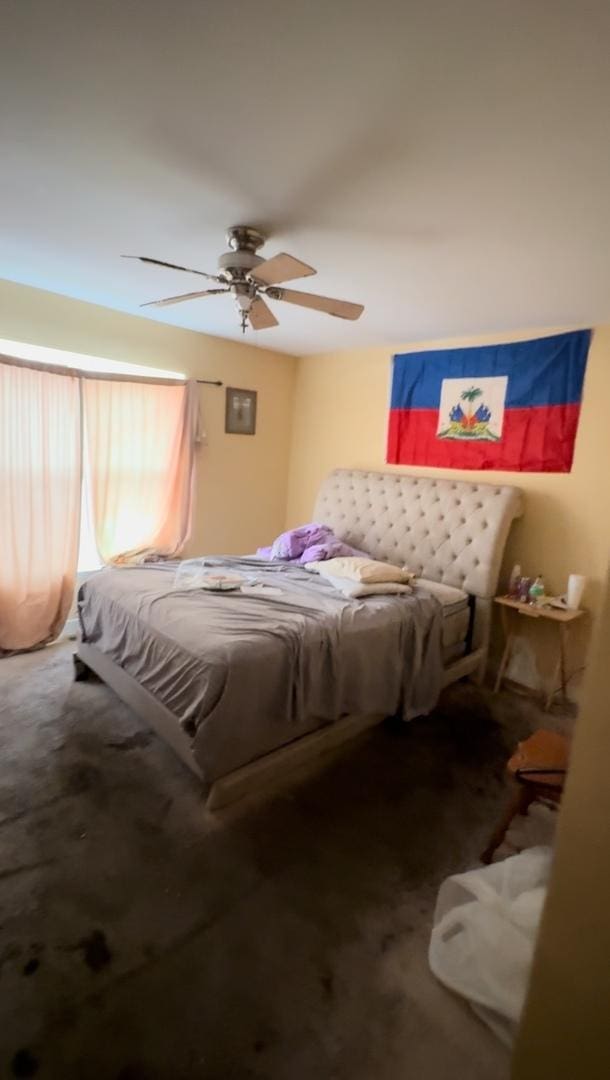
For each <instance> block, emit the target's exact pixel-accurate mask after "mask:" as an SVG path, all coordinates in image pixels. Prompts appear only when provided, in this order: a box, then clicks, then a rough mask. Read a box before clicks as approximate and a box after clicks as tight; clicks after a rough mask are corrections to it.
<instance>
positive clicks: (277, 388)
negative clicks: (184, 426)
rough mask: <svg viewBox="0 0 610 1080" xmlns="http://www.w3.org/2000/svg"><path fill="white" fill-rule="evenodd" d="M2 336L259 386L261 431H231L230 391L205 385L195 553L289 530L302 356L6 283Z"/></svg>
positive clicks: (1, 288)
mask: <svg viewBox="0 0 610 1080" xmlns="http://www.w3.org/2000/svg"><path fill="white" fill-rule="evenodd" d="M0 337H2V338H9V339H11V340H13V341H25V342H28V343H30V344H33V345H46V346H49V347H51V348H56V349H66V350H69V351H74V352H82V353H89V354H91V355H93V356H101V357H104V358H107V359H111V360H125V361H128V362H129V363H134V364H145V365H147V366H149V367H151V368H154V367H160V368H166V369H169V370H171V371H179V372H183V373H184V374H185V375H188V376H192V377H195V378H211V379H222V381H223V382H224V383H225V384H227V385H230V386H240V387H245V388H247V389H251V390H258V418H257V434H256V435H255V436H252V437H251V436H245V435H225V433H224V407H225V394H224V388H218V387H206V386H202V387H201V388H200V390H201V404H202V409H203V416H204V422H205V427H206V431H207V435H208V441H207V445H206V446H204V447H203V448H202V450H201V453H200V457H199V467H198V480H197V500H196V509H195V521H194V529H193V536H192V540H191V542H190V544H189V551H190V552H192V553H195V552H206V553H208V554H211V553H214V552H217V553H218V552H226V553H239V552H244V551H252V550H254V549H255V548H256V547H257V545H258V544H262V543H267V542H268V541H269V539H270V538H272V537H273V536H275V535H276V534H277V533H278V532H280V531H281V529H282V527H283V523H284V516H285V505H286V490H287V479H288V454H289V445H290V421H291V410H292V402H293V393H294V382H295V366H296V361H295V359H294V358H293V357H289V356H284V355H282V354H280V353H273V352H267V351H264V350H262V349H256V348H253V347H252V346H248V345H241V344H238V343H234V342H230V341H225V340H222V339H221V338H214V337H208V336H207V335H204V334H197V333H194V332H193V331H190V330H180V329H176V328H175V327H170V326H164V325H162V324H161V323H156V322H152V321H151V320H150V319H143V318H138V317H137V316H133V315H124V314H121V313H119V312H116V311H111V310H110V309H109V308H103V307H98V306H96V305H94V304H86V303H83V302H82V301H79V300H71V299H69V298H67V297H64V296H58V295H57V294H55V293H50V292H43V291H41V290H39V289H30V288H27V287H25V286H23V285H16V284H14V283H12V282H8V281H0Z"/></svg>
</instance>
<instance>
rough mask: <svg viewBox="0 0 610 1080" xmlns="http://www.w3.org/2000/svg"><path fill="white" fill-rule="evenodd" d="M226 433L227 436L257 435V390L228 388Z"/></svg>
mask: <svg viewBox="0 0 610 1080" xmlns="http://www.w3.org/2000/svg"><path fill="white" fill-rule="evenodd" d="M225 432H226V434H227V435H255V434H256V390H240V389H238V388H237V387H235V386H227V391H226V398H225Z"/></svg>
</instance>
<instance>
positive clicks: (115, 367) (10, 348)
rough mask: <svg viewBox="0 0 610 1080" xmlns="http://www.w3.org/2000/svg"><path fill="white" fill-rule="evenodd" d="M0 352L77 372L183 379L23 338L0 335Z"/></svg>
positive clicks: (181, 375) (159, 369)
mask: <svg viewBox="0 0 610 1080" xmlns="http://www.w3.org/2000/svg"><path fill="white" fill-rule="evenodd" d="M0 353H3V354H4V355H5V356H14V357H15V358H16V359H17V360H30V361H32V362H33V363H36V364H53V365H55V366H56V367H69V368H78V370H79V371H93V372H97V373H98V374H100V375H140V376H144V377H146V378H149V379H150V378H155V377H159V378H161V379H184V377H185V376H184V375H183V374H182V372H180V371H165V370H164V369H163V368H153V367H145V366H144V364H130V363H128V362H127V361H125V360H107V359H105V358H104V357H101V356H86V355H85V354H84V353H77V352H66V351H65V350H64V349H51V348H49V347H48V346H46V345H28V344H27V343H26V342H23V341H8V340H7V339H5V338H0Z"/></svg>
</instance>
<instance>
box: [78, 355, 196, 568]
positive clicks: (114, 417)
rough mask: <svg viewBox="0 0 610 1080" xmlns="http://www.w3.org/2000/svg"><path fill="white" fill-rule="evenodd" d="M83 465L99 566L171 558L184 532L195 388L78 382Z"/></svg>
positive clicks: (125, 381)
mask: <svg viewBox="0 0 610 1080" xmlns="http://www.w3.org/2000/svg"><path fill="white" fill-rule="evenodd" d="M83 403H84V421H85V461H86V468H87V472H88V476H89V479H90V491H91V504H92V515H93V524H94V530H95V539H96V543H97V547H98V551H99V553H100V556H101V558H102V559H103V560H104V562H106V563H124V562H137V561H138V560H140V559H142V558H144V557H145V556H146V555H147V554H149V553H155V554H160V555H169V556H171V555H175V554H177V553H178V552H179V551H180V549H181V548H182V546H183V545H184V543H185V541H186V539H187V538H188V535H189V532H190V525H191V504H192V492H191V488H192V479H193V469H194V456H195V445H196V440H197V433H198V418H199V411H198V395H197V385H196V384H195V383H194V382H190V383H179V384H172V383H165V384H161V383H156V382H146V381H143V380H141V379H140V380H138V381H137V382H135V381H130V380H129V379H127V378H125V379H121V380H118V379H112V380H109V379H97V378H89V377H88V378H85V379H83Z"/></svg>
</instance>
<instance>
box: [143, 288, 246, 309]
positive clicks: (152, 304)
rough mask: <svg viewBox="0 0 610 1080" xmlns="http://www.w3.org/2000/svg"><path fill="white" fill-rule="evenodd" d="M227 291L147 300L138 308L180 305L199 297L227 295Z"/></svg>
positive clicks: (188, 293) (204, 291)
mask: <svg viewBox="0 0 610 1080" xmlns="http://www.w3.org/2000/svg"><path fill="white" fill-rule="evenodd" d="M227 292H229V289H204V290H203V292H187V293H182V295H181V296H167V297H166V298H165V300H149V301H148V302H147V303H146V304H140V307H166V306H167V305H169V304H181V303H182V301H183V300H197V299H198V298H199V297H200V296H216V295H217V294H218V293H227Z"/></svg>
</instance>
